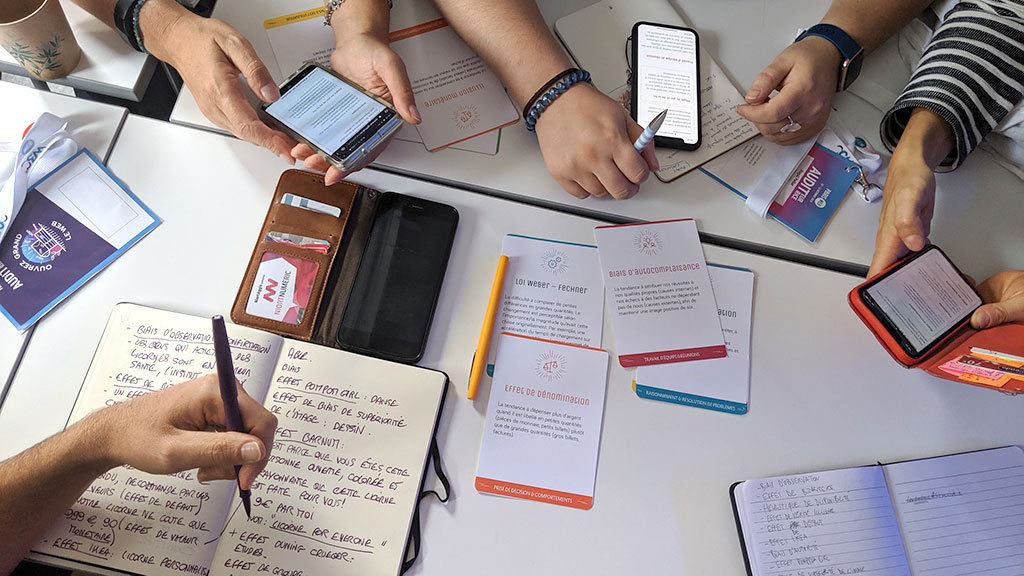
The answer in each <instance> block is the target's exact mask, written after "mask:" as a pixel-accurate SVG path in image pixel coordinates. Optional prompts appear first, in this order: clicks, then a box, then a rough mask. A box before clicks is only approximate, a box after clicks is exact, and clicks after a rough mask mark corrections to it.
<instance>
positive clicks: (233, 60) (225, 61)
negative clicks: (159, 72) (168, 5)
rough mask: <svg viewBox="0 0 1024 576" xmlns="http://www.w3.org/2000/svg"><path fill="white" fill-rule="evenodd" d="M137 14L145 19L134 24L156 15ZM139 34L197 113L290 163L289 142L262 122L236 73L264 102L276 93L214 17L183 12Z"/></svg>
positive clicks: (237, 37) (245, 45) (237, 38)
mask: <svg viewBox="0 0 1024 576" xmlns="http://www.w3.org/2000/svg"><path fill="white" fill-rule="evenodd" d="M142 15H149V18H148V19H147V20H140V25H145V24H149V23H150V22H152V20H153V19H157V18H160V17H161V16H162V15H161V14H160V13H159V12H158V11H153V12H149V11H145V10H144V11H143V12H142ZM142 15H140V18H142ZM144 35H145V41H146V46H147V48H149V49H150V51H151V52H152V53H153V54H154V55H155V56H157V57H158V58H160V59H161V60H164V61H166V62H167V63H169V64H170V65H172V66H174V68H175V69H176V70H177V71H178V73H180V74H181V77H182V79H183V80H184V81H185V84H186V85H188V87H189V89H190V90H191V91H192V95H193V96H194V97H195V99H196V103H197V104H198V105H199V109H200V111H202V113H203V115H205V116H206V117H207V118H209V119H210V121H211V122H213V123H214V124H216V125H217V126H220V127H221V128H223V129H225V130H227V131H229V132H231V133H232V134H234V135H235V136H237V137H239V138H241V139H242V140H245V141H246V142H250V143H252V144H256V145H257V146H262V147H264V148H266V149H268V150H270V151H271V152H273V153H274V154H277V155H278V156H279V157H280V158H281V159H282V160H284V161H285V162H288V163H289V164H294V162H295V161H294V160H293V159H292V157H291V154H290V151H291V149H292V147H293V146H295V140H294V139H293V138H291V137H290V136H288V135H287V134H285V133H284V132H281V131H279V130H274V129H272V128H271V127H269V126H267V125H266V124H264V123H263V121H262V120H260V118H259V116H257V114H256V111H255V110H254V109H253V107H252V106H250V105H249V102H248V101H247V100H246V98H245V94H244V93H243V91H242V85H241V83H240V82H239V79H238V75H239V74H242V75H243V76H244V77H245V80H246V82H247V83H248V84H249V88H250V89H251V90H252V92H253V93H254V94H256V95H257V96H259V97H260V99H262V100H263V101H264V102H273V101H275V100H277V99H278V98H280V97H281V94H280V91H279V90H278V88H277V85H276V84H274V80H273V79H272V78H271V77H270V72H268V71H267V67H266V66H264V65H263V62H261V61H260V59H259V56H257V55H256V51H255V50H253V47H252V44H250V43H249V41H248V40H246V39H245V38H244V37H243V36H242V35H241V34H239V33H238V32H237V31H236V30H235V29H234V28H232V27H231V26H229V25H227V24H225V23H224V22H222V21H220V20H215V19H212V18H200V17H198V16H195V15H194V14H191V13H189V12H187V11H184V14H179V15H178V16H177V17H176V18H175V19H173V20H172V21H170V22H169V23H168V22H157V23H153V24H152V25H150V27H149V28H148V29H144Z"/></svg>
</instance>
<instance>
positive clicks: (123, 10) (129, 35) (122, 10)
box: [114, 0, 142, 52]
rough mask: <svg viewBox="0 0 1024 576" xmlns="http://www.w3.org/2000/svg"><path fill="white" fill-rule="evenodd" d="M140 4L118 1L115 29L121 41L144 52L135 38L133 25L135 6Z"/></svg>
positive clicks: (125, 0)
mask: <svg viewBox="0 0 1024 576" xmlns="http://www.w3.org/2000/svg"><path fill="white" fill-rule="evenodd" d="M138 3H139V0H117V3H115V4H114V27H115V28H117V32H118V34H120V35H121V39H122V40H124V41H125V42H127V43H128V45H129V46H131V47H132V49H134V50H136V51H138V52H142V48H141V47H140V46H139V42H138V39H137V38H136V36H135V25H134V23H133V16H134V13H135V5H136V4H138Z"/></svg>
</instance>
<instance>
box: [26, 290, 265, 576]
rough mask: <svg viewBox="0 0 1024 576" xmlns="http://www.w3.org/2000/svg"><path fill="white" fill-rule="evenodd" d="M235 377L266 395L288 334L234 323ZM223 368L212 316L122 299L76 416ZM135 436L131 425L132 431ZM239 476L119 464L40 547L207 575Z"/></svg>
mask: <svg viewBox="0 0 1024 576" xmlns="http://www.w3.org/2000/svg"><path fill="white" fill-rule="evenodd" d="M227 332H228V338H229V339H230V341H231V352H232V357H233V360H234V366H235V374H236V375H237V377H238V379H239V381H241V382H242V383H243V385H244V386H245V389H246V391H247V392H248V393H249V394H250V395H251V396H253V397H254V398H256V399H257V401H262V400H263V397H264V395H265V394H266V389H267V384H268V382H269V381H270V374H271V371H272V370H273V367H274V364H275V362H276V360H277V354H278V349H279V348H280V345H281V337H279V336H275V335H273V334H268V333H266V332H260V331H257V330H253V329H251V328H245V327H242V326H236V325H233V324H229V325H228V326H227ZM212 372H216V363H215V361H214V356H213V344H212V329H211V324H210V319H209V318H199V317H195V316H186V315H184V314H177V313H174V312H167V311H163V310H158V309H156V308H147V307H145V306H139V305H136V304H118V305H117V306H115V307H114V311H113V312H112V313H111V315H110V320H109V321H108V322H107V327H106V329H105V330H104V332H103V338H102V340H101V343H100V347H99V349H98V350H97V352H96V356H95V357H94V358H93V362H92V365H91V366H90V367H89V374H88V375H87V376H86V381H85V384H84V385H83V387H82V391H81V393H80V394H79V397H78V401H77V402H76V404H75V409H74V411H73V412H72V417H71V421H72V422H74V421H76V420H79V419H81V418H83V417H85V416H86V415H87V414H89V413H90V412H92V411H94V410H97V409H99V408H103V407H104V406H107V405H110V404H114V403H117V402H121V401H123V400H127V399H130V398H133V397H135V396H140V395H144V394H148V393H150V392H155V391H157V390H160V389H161V388H164V387H167V386H173V385H174V384H178V383H180V382H183V381H186V380H191V379H194V378H197V377H199V376H202V375H205V374H210V373H212ZM125 433H126V434H128V435H129V436H130V435H131V430H126V431H125ZM235 493H236V489H235V485H234V483H233V482H229V481H220V482H210V483H207V484H200V483H199V481H198V480H197V479H196V472H195V470H191V471H186V472H182V473H179V474H175V475H166V476H160V475H155V474H147V473H145V472H141V471H139V470H135V469H132V468H128V467H120V468H115V469H113V470H111V471H109V472H107V473H106V474H104V475H103V476H101V477H100V478H99V479H97V480H96V481H95V482H94V483H93V484H92V485H91V486H90V487H89V488H88V489H87V490H86V491H85V493H84V494H83V495H82V496H81V497H80V498H79V499H78V501H77V502H76V503H75V504H74V505H73V506H72V507H71V508H70V509H68V510H67V512H66V513H65V514H64V516H63V518H62V520H61V521H59V522H57V523H56V524H55V525H54V526H53V528H51V529H50V531H49V533H47V535H46V537H45V538H44V539H43V541H42V542H40V543H39V544H37V545H36V546H35V548H34V549H35V550H36V551H38V552H44V553H48V554H54V555H57V556H63V557H67V558H73V559H75V560H81V561H83V562H89V563H94V564H102V565H104V566H108V567H113V568H119V569H123V570H127V571H130V572H136V573H142V574H168V575H170V574H182V573H199V572H193V571H201V570H205V569H206V568H207V567H208V566H209V562H210V559H211V558H212V556H213V552H214V548H215V545H216V542H215V541H216V537H217V534H218V533H219V532H220V529H221V527H222V526H223V525H224V520H225V517H226V516H227V509H228V502H230V501H231V499H232V498H235V496H234V495H235Z"/></svg>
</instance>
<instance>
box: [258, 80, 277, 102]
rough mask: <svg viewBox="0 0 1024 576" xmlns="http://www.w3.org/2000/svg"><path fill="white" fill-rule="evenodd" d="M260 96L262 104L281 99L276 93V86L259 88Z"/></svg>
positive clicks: (270, 85)
mask: <svg viewBox="0 0 1024 576" xmlns="http://www.w3.org/2000/svg"><path fill="white" fill-rule="evenodd" d="M260 95H261V96H262V97H263V101H264V102H273V101H275V100H277V99H278V98H280V97H281V93H280V92H278V90H277V86H274V85H273V84H265V85H264V86H263V87H262V88H260Z"/></svg>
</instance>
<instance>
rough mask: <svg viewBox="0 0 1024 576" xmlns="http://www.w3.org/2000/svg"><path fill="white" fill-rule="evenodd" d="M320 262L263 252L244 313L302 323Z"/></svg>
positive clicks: (291, 322) (287, 322) (279, 320)
mask: <svg viewBox="0 0 1024 576" xmlns="http://www.w3.org/2000/svg"><path fill="white" fill-rule="evenodd" d="M319 269H320V265H319V264H318V263H316V262H313V261H310V260H304V259H302V258H297V257H295V256H282V255H280V254H276V253H274V252H264V253H263V256H262V257H261V258H260V266H259V268H258V269H257V270H256V278H255V279H254V280H253V283H252V289H251V290H250V291H249V301H248V302H247V303H246V305H245V313H246V314H251V315H252V316H259V317H260V318H266V319H268V320H277V321H278V322H284V323H286V324H301V323H302V319H303V318H305V315H306V305H307V304H309V295H310V293H311V292H312V291H313V282H314V280H316V273H317V271H318V270H319Z"/></svg>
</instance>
